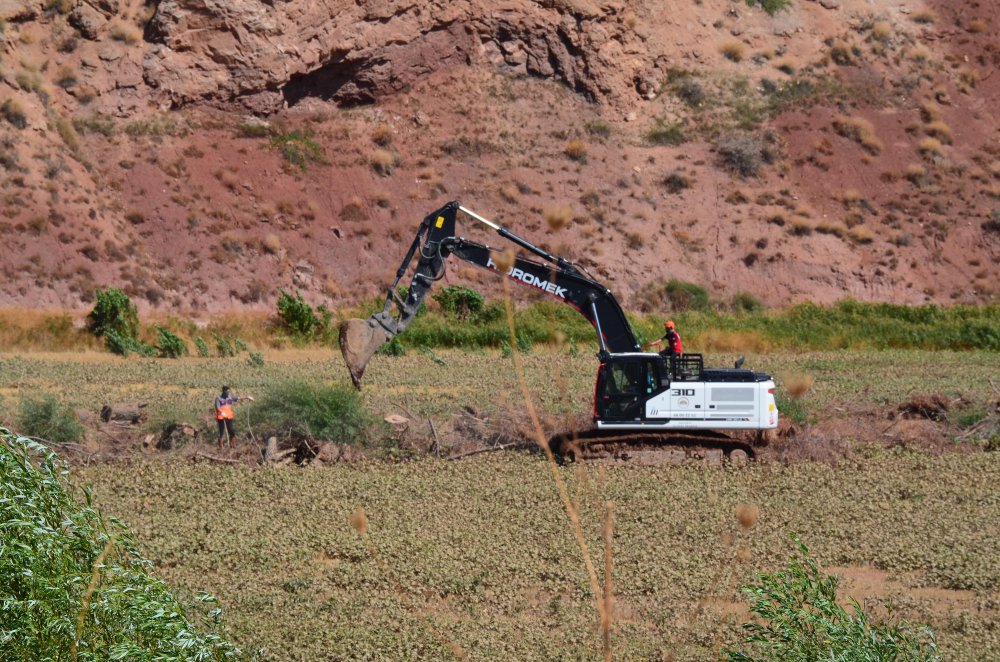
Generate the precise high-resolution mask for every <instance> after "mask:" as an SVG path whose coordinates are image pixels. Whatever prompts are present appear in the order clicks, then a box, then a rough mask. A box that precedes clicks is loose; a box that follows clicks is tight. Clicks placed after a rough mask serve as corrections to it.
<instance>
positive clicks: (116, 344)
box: [104, 329, 156, 356]
mask: <svg viewBox="0 0 1000 662" xmlns="http://www.w3.org/2000/svg"><path fill="white" fill-rule="evenodd" d="M104 344H105V345H106V346H107V348H108V350H109V351H110V352H112V353H114V354H120V355H122V356H128V355H129V354H138V355H139V356H156V348H155V347H153V346H152V345H150V344H148V343H144V342H142V341H141V340H139V339H138V338H130V337H128V336H124V335H121V334H120V333H118V332H117V331H115V330H113V329H112V330H109V331H108V332H107V333H106V334H104Z"/></svg>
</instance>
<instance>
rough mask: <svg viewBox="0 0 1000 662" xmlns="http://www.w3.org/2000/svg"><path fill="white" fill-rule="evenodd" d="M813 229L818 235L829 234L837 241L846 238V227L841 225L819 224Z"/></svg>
mask: <svg viewBox="0 0 1000 662" xmlns="http://www.w3.org/2000/svg"><path fill="white" fill-rule="evenodd" d="M815 229H816V232H818V233H820V234H830V235H833V236H834V237H837V238H838V239H843V238H844V237H846V236H847V226H846V225H844V224H843V223H829V222H824V223H819V224H817V225H816V228H815Z"/></svg>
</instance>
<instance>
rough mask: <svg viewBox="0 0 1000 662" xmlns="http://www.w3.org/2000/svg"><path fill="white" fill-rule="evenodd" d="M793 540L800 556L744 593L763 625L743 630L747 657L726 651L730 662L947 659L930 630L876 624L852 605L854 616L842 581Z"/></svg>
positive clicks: (760, 623) (757, 623) (856, 606)
mask: <svg viewBox="0 0 1000 662" xmlns="http://www.w3.org/2000/svg"><path fill="white" fill-rule="evenodd" d="M792 539H793V540H794V542H795V544H796V545H797V546H798V549H799V556H798V557H792V558H791V559H790V560H789V564H788V567H787V568H786V569H785V570H782V571H780V572H776V573H774V574H762V575H760V576H759V577H758V579H757V582H756V583H755V584H751V585H749V586H746V587H744V589H743V590H744V592H745V593H746V594H747V596H748V597H749V598H750V611H751V612H752V613H753V614H754V615H755V616H756V618H757V619H758V622H754V623H747V624H745V625H744V626H743V631H744V632H745V634H746V638H745V644H746V645H745V646H744V647H743V649H744V650H743V651H733V650H727V651H725V654H726V656H727V658H728V659H729V660H730V662H757V661H760V662H764V661H766V660H885V661H889V660H910V661H912V662H917V661H923V660H927V661H931V660H940V659H941V656H940V654H939V653H938V649H937V642H936V641H935V638H934V633H933V632H932V631H931V630H930V628H928V627H926V626H917V627H914V626H911V625H910V624H909V623H907V622H906V621H901V622H899V623H897V624H895V625H892V624H877V623H872V622H871V620H870V617H869V616H868V614H866V613H865V610H864V609H863V608H862V607H861V605H859V604H858V603H857V601H855V600H852V601H851V602H852V609H851V611H850V612H849V611H847V610H846V609H844V608H843V607H841V606H840V605H838V604H837V585H838V581H837V578H836V577H834V576H831V575H827V574H826V573H824V572H823V571H822V570H821V569H820V567H819V564H818V563H816V560H815V559H813V558H812V556H810V554H809V550H808V549H807V548H806V546H805V545H804V544H802V542H801V541H800V540H799V539H798V538H797V537H796V536H792ZM746 651H748V652H746Z"/></svg>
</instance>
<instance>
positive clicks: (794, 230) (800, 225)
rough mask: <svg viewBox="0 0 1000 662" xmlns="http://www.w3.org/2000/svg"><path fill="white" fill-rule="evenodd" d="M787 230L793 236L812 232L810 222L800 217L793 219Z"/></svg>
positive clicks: (801, 235)
mask: <svg viewBox="0 0 1000 662" xmlns="http://www.w3.org/2000/svg"><path fill="white" fill-rule="evenodd" d="M788 231H789V232H790V233H791V234H792V235H793V236H795V237H808V236H809V235H811V234H812V233H813V226H812V223H810V222H809V221H806V220H804V219H801V218H796V219H793V220H792V222H791V223H790V224H789V227H788Z"/></svg>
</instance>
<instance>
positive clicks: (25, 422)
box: [17, 393, 83, 444]
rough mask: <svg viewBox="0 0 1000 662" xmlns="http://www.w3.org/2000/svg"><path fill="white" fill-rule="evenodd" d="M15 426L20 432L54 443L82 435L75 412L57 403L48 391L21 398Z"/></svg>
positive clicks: (60, 442)
mask: <svg viewBox="0 0 1000 662" xmlns="http://www.w3.org/2000/svg"><path fill="white" fill-rule="evenodd" d="M17 427H18V429H20V430H21V432H22V434H26V435H29V436H32V437H38V438H39V439H44V440H46V441H50V442H52V443H56V444H63V443H66V442H74V441H80V439H81V438H82V437H83V426H82V425H80V419H79V418H78V417H77V415H76V413H74V412H73V410H72V409H70V408H69V407H68V406H65V405H61V404H59V401H58V400H56V397H55V396H54V395H52V394H50V393H45V394H42V395H39V396H38V397H31V396H25V397H23V398H21V407H20V410H19V411H18V415H17Z"/></svg>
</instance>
